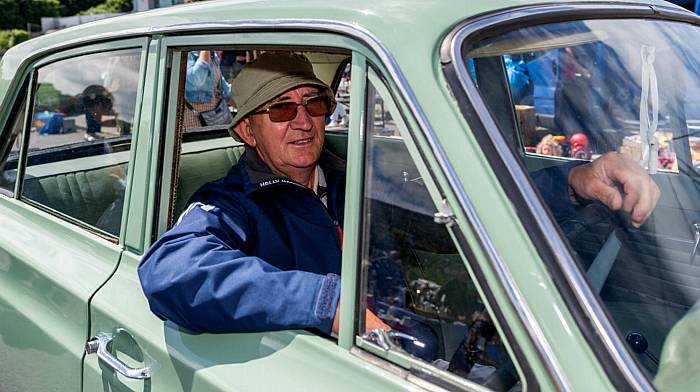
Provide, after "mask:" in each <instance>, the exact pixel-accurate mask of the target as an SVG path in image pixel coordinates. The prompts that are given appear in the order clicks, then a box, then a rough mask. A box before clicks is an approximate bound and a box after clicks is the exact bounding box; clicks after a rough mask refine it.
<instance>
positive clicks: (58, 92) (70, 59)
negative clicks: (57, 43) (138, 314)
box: [0, 39, 145, 391]
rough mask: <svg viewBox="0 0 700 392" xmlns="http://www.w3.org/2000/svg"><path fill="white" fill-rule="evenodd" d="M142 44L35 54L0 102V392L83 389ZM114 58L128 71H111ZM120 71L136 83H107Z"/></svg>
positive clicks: (113, 234) (110, 250) (112, 238)
mask: <svg viewBox="0 0 700 392" xmlns="http://www.w3.org/2000/svg"><path fill="white" fill-rule="evenodd" d="M144 42H145V41H144V40H142V39H134V40H125V41H119V42H112V43H108V44H100V45H92V46H87V47H82V48H79V49H71V50H65V51H61V52H56V53H52V54H48V55H43V56H41V57H40V58H39V59H38V60H34V61H33V62H32V63H31V64H29V65H28V66H24V67H20V70H21V71H20V72H21V73H20V74H18V76H17V80H18V81H19V83H18V84H17V85H18V86H21V89H20V90H18V91H12V92H11V94H8V97H6V98H13V97H14V104H12V103H10V104H6V105H4V106H3V107H4V108H7V109H8V110H11V112H10V113H7V115H6V116H5V117H4V118H8V121H6V123H5V125H4V127H3V137H2V144H3V146H2V148H0V151H2V154H1V155H0V156H1V158H0V161H1V162H2V163H1V164H0V168H2V169H1V174H2V180H1V181H0V184H1V186H0V188H2V189H1V190H0V215H1V216H2V217H3V218H2V225H0V287H2V290H0V312H2V314H1V315H0V320H2V321H1V322H0V363H2V366H0V368H1V370H0V379H1V380H2V387H0V389H2V390H3V391H27V390H67V391H68V390H70V391H76V390H80V388H81V373H82V358H83V354H84V347H85V341H86V338H87V334H88V332H89V313H88V302H89V300H90V298H91V296H92V295H93V294H94V293H95V292H96V291H97V289H98V288H99V287H100V285H102V284H103V283H104V282H105V281H106V280H107V279H108V278H109V276H110V275H111V274H112V273H113V271H114V269H115V268H116V266H117V262H118V260H119V256H120V253H121V251H122V242H121V240H120V238H121V237H120V233H121V228H122V227H121V218H122V213H121V212H122V207H123V205H122V204H123V200H124V196H125V193H124V187H123V186H122V185H123V184H124V183H126V182H128V179H129V175H130V170H129V162H130V161H129V158H130V152H131V148H130V147H131V136H130V132H129V130H127V125H129V124H131V123H132V122H133V118H134V113H135V112H134V111H135V109H136V107H137V105H136V100H137V98H136V97H137V86H138V75H139V74H140V66H139V65H140V62H139V58H140V56H141V51H142V48H143V46H144ZM121 60H128V61H129V62H130V64H135V65H134V66H133V67H131V68H126V69H122V68H115V67H114V63H115V61H121ZM134 60H135V63H134ZM125 74H126V76H128V77H132V79H133V80H135V81H136V82H135V83H134V84H133V85H132V86H126V85H124V84H122V86H121V89H120V88H117V87H115V85H114V84H113V83H112V82H113V81H114V80H115V79H116V78H117V77H119V76H123V75H125ZM110 80H111V81H112V82H110ZM5 102H6V103H7V102H11V100H10V99H8V100H6V101H5ZM128 112H130V113H128ZM88 129H90V131H92V133H91V134H92V136H91V137H92V140H89V138H88V136H90V135H89V132H88Z"/></svg>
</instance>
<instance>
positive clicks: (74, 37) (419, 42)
mask: <svg viewBox="0 0 700 392" xmlns="http://www.w3.org/2000/svg"><path fill="white" fill-rule="evenodd" d="M584 2H589V3H596V1H594V0H590V1H584ZM552 3H556V4H562V2H561V1H551V2H547V1H545V2H543V1H527V0H470V1H464V0H459V1H457V0H345V1H328V0H296V1H287V0H218V1H207V2H200V3H191V4H182V5H177V6H172V7H167V8H161V9H155V10H151V11H146V12H138V13H133V14H129V15H124V16H119V17H114V18H109V19H103V20H98V21H95V22H91V23H86V24H83V25H79V26H75V27H71V28H67V29H64V30H60V31H57V32H53V33H50V34H45V35H43V36H40V37H37V38H34V39H31V40H29V41H26V42H23V43H22V44H19V45H17V46H15V47H13V48H11V49H10V50H9V51H8V52H7V53H6V54H5V56H4V57H3V58H2V60H1V61H0V97H2V96H4V95H5V94H4V93H5V92H6V89H7V88H8V86H9V84H10V81H11V79H12V78H13V77H14V75H15V72H16V70H17V68H18V67H19V66H20V64H21V63H22V62H24V61H26V60H27V59H29V58H30V57H33V56H34V55H36V54H38V53H41V52H45V51H48V50H51V49H52V48H57V47H67V46H69V45H71V44H72V43H73V44H76V45H77V44H81V43H82V44H84V43H85V42H89V41H96V40H98V39H100V38H103V39H104V38H107V37H111V36H120V35H123V36H128V35H144V34H145V35H148V34H157V33H168V32H173V31H177V30H178V29H181V28H182V26H183V25H186V24H202V27H206V26H207V24H209V25H212V24H214V23H217V24H221V23H226V22H234V21H242V20H250V21H254V20H262V19H267V20H270V19H277V20H295V21H311V20H316V21H329V22H330V21H332V22H340V23H345V24H348V25H352V26H356V27H358V28H360V29H364V30H366V31H368V32H370V33H371V34H372V35H373V36H375V37H376V38H377V39H378V40H379V41H380V42H381V43H382V44H383V45H384V46H385V47H386V48H387V49H388V51H389V52H390V53H392V55H393V56H395V58H396V59H397V61H398V62H399V63H406V62H410V61H411V59H418V58H432V59H433V61H434V59H436V58H437V50H438V47H439V43H440V40H441V38H442V37H444V36H445V35H446V34H447V32H448V31H450V29H452V28H453V27H454V26H456V25H457V24H458V23H460V22H461V21H464V20H465V19H468V18H469V17H472V16H474V15H478V14H482V13H486V12H489V11H495V10H499V9H507V8H513V7H516V6H524V5H528V4H530V5H534V4H552ZM577 3H579V4H580V3H582V2H581V1H577ZM597 3H598V4H602V3H601V2H597ZM605 4H610V3H609V2H608V3H605ZM619 4H622V5H624V4H647V5H662V6H670V7H676V6H674V5H672V4H670V3H667V2H665V1H662V0H643V1H642V0H631V1H630V0H627V1H624V2H620V3H619ZM679 8H680V7H679ZM402 57H403V58H404V59H402Z"/></svg>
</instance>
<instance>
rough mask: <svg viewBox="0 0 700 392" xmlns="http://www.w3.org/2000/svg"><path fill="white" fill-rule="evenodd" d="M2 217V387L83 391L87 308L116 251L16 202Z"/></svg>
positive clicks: (1, 201) (5, 202)
mask: <svg viewBox="0 0 700 392" xmlns="http://www.w3.org/2000/svg"><path fill="white" fill-rule="evenodd" d="M0 216H2V217H3V224H2V225H0V287H2V290H0V313H2V315H0V363H2V364H3V365H2V366H1V367H0V379H2V387H0V389H2V390H3V391H28V390H37V391H39V390H80V373H81V361H82V356H83V351H84V346H85V338H86V335H87V332H88V305H87V303H88V300H89V298H90V296H91V295H92V294H93V293H94V292H95V291H96V290H97V288H98V287H99V286H100V284H102V283H103V282H104V281H105V280H107V278H108V277H109V275H110V274H111V273H112V271H113V270H114V267H115V266H116V263H117V260H118V257H119V253H120V249H119V248H118V247H117V246H116V245H114V244H112V243H110V242H109V241H107V240H105V239H102V238H100V237H97V236H95V235H94V234H92V233H89V232H87V231H84V230H82V229H79V228H76V227H73V226H71V225H70V224H67V223H66V222H64V221H62V220H60V219H58V218H55V217H53V216H51V215H49V214H48V213H45V212H42V211H37V210H35V209H33V208H32V207H29V206H27V205H25V204H23V203H21V202H18V201H16V200H10V199H6V198H4V197H3V198H0Z"/></svg>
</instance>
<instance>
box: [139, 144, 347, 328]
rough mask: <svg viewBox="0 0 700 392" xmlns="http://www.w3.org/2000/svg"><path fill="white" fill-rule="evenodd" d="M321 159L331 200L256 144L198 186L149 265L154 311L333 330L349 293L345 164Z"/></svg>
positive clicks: (144, 268)
mask: <svg viewBox="0 0 700 392" xmlns="http://www.w3.org/2000/svg"><path fill="white" fill-rule="evenodd" d="M319 165H320V166H321V168H322V169H323V171H324V175H325V177H326V182H327V196H328V199H327V204H328V207H327V208H326V207H325V206H324V205H323V203H322V202H321V200H320V199H319V198H318V196H316V194H314V193H313V192H312V191H311V190H309V189H308V188H306V187H304V186H302V185H300V184H298V183H296V182H294V181H292V180H291V179H289V178H288V177H281V176H277V175H274V174H272V173H271V171H270V170H269V168H268V167H267V166H266V165H265V164H264V163H263V162H262V160H261V159H260V158H259V157H258V155H257V154H256V153H255V151H254V150H251V149H247V150H246V153H245V154H244V156H243V157H242V158H241V159H240V160H239V162H238V164H237V165H235V166H234V167H233V168H231V170H230V171H229V173H228V174H227V175H226V177H224V178H222V179H220V180H217V181H214V182H211V183H208V184H206V185H204V186H203V187H202V188H200V189H199V190H198V191H197V192H195V194H194V195H193V196H192V198H191V199H190V203H189V206H188V208H187V210H186V211H185V212H183V214H182V215H181V217H180V219H179V221H178V222H177V224H176V225H175V226H174V227H173V228H171V229H170V230H169V231H168V232H166V233H165V234H164V235H163V236H162V237H161V238H160V239H158V241H156V243H154V244H153V246H152V247H151V248H150V249H149V250H148V252H147V253H146V254H145V255H144V258H143V260H142V262H141V264H140V265H139V268H138V273H139V277H140V279H141V285H142V287H143V290H144V292H145V294H146V297H147V298H148V301H149V304H150V306H151V310H152V311H153V312H154V313H155V314H156V315H158V316H159V317H160V318H162V319H168V320H171V321H173V322H175V323H176V324H178V325H180V326H183V327H185V328H187V329H189V330H191V331H195V332H198V331H208V332H251V331H270V330H282V329H295V328H315V329H318V330H321V331H323V332H325V333H329V332H330V330H331V325H332V322H333V316H334V314H335V309H336V305H337V303H338V298H339V296H340V278H339V275H340V259H341V243H340V240H341V234H340V231H339V227H342V216H343V214H342V211H343V207H344V205H343V203H344V196H345V175H344V170H345V169H344V161H343V160H342V159H340V158H337V157H335V156H333V155H331V154H330V153H328V152H324V154H323V155H322V157H321V161H320V164H319Z"/></svg>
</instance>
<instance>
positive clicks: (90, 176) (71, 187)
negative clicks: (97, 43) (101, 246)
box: [22, 49, 141, 235]
mask: <svg viewBox="0 0 700 392" xmlns="http://www.w3.org/2000/svg"><path fill="white" fill-rule="evenodd" d="M140 57H141V50H140V49H129V50H121V51H114V52H107V53H100V54H93V55H86V56H80V57H76V58H71V59H67V60H62V61H58V62H56V63H52V64H50V65H47V66H44V67H42V68H40V69H39V70H38V72H37V77H36V79H37V83H36V90H35V93H34V102H33V112H32V124H31V125H32V126H31V130H30V135H29V143H28V157H27V169H26V173H25V176H24V180H23V187H22V197H23V198H26V199H30V200H32V201H34V202H36V203H39V204H42V205H44V206H46V207H49V208H51V209H53V210H55V211H59V212H61V213H63V214H66V215H68V216H70V217H72V218H75V219H77V220H79V221H81V222H84V223H86V224H88V225H90V226H93V227H97V228H99V229H101V230H103V231H105V232H107V233H110V234H113V235H118V234H119V228H120V225H121V215H122V214H121V211H122V207H123V202H124V189H125V184H126V175H127V171H128V170H127V169H128V161H129V148H130V144H131V130H132V127H133V123H134V113H135V108H136V94H137V87H138V80H139V67H140V61H141V59H140Z"/></svg>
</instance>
